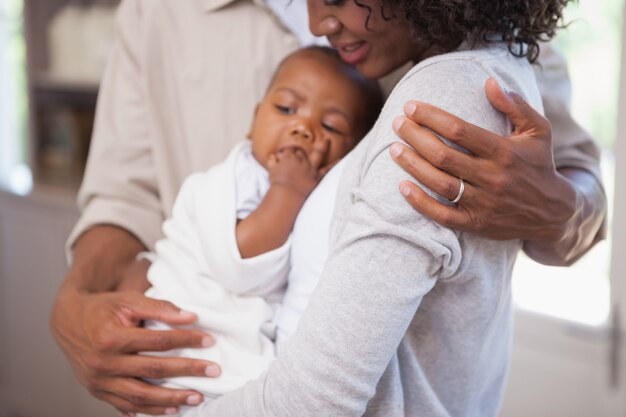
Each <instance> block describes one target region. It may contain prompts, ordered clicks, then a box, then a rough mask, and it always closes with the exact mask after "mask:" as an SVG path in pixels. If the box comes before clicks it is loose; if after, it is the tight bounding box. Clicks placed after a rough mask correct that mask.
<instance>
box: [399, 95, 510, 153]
mask: <svg viewBox="0 0 626 417" xmlns="http://www.w3.org/2000/svg"><path fill="white" fill-rule="evenodd" d="M404 113H405V115H406V116H407V117H408V118H410V119H411V120H413V121H415V122H416V123H417V124H419V125H421V126H424V127H427V128H428V129H430V130H432V131H433V132H435V133H437V134H439V135H441V136H443V137H444V138H446V139H448V140H449V141H451V142H453V143H455V144H457V145H459V146H461V147H462V148H465V149H467V150H468V151H470V152H471V153H472V154H474V155H477V156H480V157H489V156H490V155H494V154H495V153H496V152H497V150H498V148H499V147H500V146H501V145H502V140H503V139H504V138H503V137H502V136H500V135H497V134H495V133H493V132H490V131H488V130H485V129H483V128H481V127H478V126H476V125H473V124H471V123H468V122H466V121H464V120H462V119H460V118H458V117H456V116H454V115H452V114H450V113H448V112H446V111H444V110H441V109H440V108H438V107H435V106H432V105H430V104H426V103H422V102H419V101H414V100H411V101H408V102H407V103H406V104H405V105H404Z"/></svg>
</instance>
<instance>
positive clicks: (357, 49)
mask: <svg viewBox="0 0 626 417" xmlns="http://www.w3.org/2000/svg"><path fill="white" fill-rule="evenodd" d="M331 45H332V46H333V48H335V49H337V51H338V52H339V56H340V57H341V59H342V60H344V61H345V62H347V63H348V64H350V65H358V64H360V63H361V62H363V61H365V60H366V59H367V55H368V53H369V50H370V45H369V43H367V42H365V41H359V42H351V43H344V44H342V43H339V42H337V43H334V42H332V41H331Z"/></svg>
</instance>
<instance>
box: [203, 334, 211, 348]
mask: <svg viewBox="0 0 626 417" xmlns="http://www.w3.org/2000/svg"><path fill="white" fill-rule="evenodd" d="M210 346H213V338H212V337H210V336H205V337H203V338H202V347H210Z"/></svg>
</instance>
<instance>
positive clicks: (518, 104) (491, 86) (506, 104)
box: [485, 78, 551, 138]
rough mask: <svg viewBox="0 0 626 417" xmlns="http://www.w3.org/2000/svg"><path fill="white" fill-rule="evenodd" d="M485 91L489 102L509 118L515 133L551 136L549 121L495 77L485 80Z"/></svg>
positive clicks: (543, 136) (540, 136)
mask: <svg viewBox="0 0 626 417" xmlns="http://www.w3.org/2000/svg"><path fill="white" fill-rule="evenodd" d="M485 91H486V93H487V98H488V99H489V102H490V103H491V104H492V105H493V106H494V107H495V108H496V109H498V110H499V111H501V112H502V113H504V114H505V115H506V116H507V117H508V118H509V119H510V120H511V123H513V125H514V126H515V133H522V132H526V133H529V132H536V134H535V135H534V136H536V137H537V138H550V137H551V135H550V134H549V132H550V122H548V120H547V119H546V118H545V117H543V116H542V115H541V114H539V113H538V112H537V111H536V110H535V109H533V108H532V106H531V105H530V104H528V102H527V101H526V100H524V98H523V97H522V96H520V95H519V94H517V93H514V92H507V91H505V90H504V89H503V88H502V86H500V84H499V83H498V82H497V81H496V80H495V78H489V79H488V80H487V81H486V83H485ZM546 133H547V134H546Z"/></svg>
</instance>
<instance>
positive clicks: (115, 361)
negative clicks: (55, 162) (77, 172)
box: [50, 0, 219, 414]
mask: <svg viewBox="0 0 626 417" xmlns="http://www.w3.org/2000/svg"><path fill="white" fill-rule="evenodd" d="M148 4H149V3H148V2H145V3H140V2H138V1H133V0H127V1H124V2H122V3H121V5H120V8H119V11H118V15H117V28H116V29H117V30H116V39H115V42H114V44H113V49H112V52H111V55H110V58H109V61H108V64H107V68H106V70H105V73H104V78H103V81H102V84H101V87H100V94H99V97H98V109H97V115H96V123H95V127H94V135H93V139H92V144H91V147H90V155H89V162H88V167H87V170H86V174H85V178H84V181H83V185H82V187H81V192H80V196H79V203H80V206H81V212H82V215H81V218H80V220H79V222H78V224H77V226H76V227H75V229H74V232H73V233H72V236H71V237H70V239H69V243H68V245H69V246H70V247H71V248H72V249H73V256H72V257H73V261H72V266H71V269H70V272H69V274H68V276H67V277H66V279H65V281H64V283H63V285H62V286H61V288H60V290H59V294H58V297H57V299H56V302H55V304H54V307H53V311H52V314H51V317H50V327H51V329H52V332H53V334H54V336H55V338H56V340H57V342H58V343H59V346H60V347H61V349H62V350H63V352H64V353H65V355H66V357H67V358H68V360H69V362H70V363H71V364H72V366H73V368H74V371H75V373H76V376H77V377H78V379H79V381H80V382H81V383H82V384H83V385H84V386H85V387H86V388H87V389H88V390H89V391H90V392H91V393H92V394H93V395H94V396H96V397H98V398H100V399H102V400H104V401H106V402H109V403H110V404H112V405H114V406H115V407H116V408H118V409H119V410H121V411H125V412H144V413H154V414H164V413H165V412H166V411H168V410H169V411H172V410H173V409H175V408H176V407H177V406H179V405H181V404H187V403H189V402H197V401H198V400H199V399H200V396H199V395H198V394H197V393H194V392H190V391H188V390H187V391H175V390H169V389H165V388H160V387H155V386H152V385H149V384H147V383H144V382H142V381H141V380H140V379H138V378H141V377H150V378H161V377H171V376H177V375H206V374H207V373H209V371H210V370H214V369H216V370H218V371H219V368H216V367H215V365H212V366H214V367H215V368H211V367H209V365H211V364H208V363H207V362H205V361H190V360H182V359H174V358H156V357H147V356H142V355H138V354H137V353H139V352H142V351H162V350H167V349H169V348H171V347H183V346H187V347H195V346H201V345H206V344H209V343H211V340H210V338H209V337H208V336H207V335H204V334H201V333H199V332H191V331H183V330H179V331H177V332H165V333H163V332H153V331H148V330H144V329H141V328H140V325H141V322H142V321H143V320H145V319H150V318H159V317H160V320H164V321H166V322H169V323H173V324H183V323H189V322H192V321H193V320H194V318H195V317H194V316H193V315H189V314H187V313H181V312H180V311H179V309H177V308H176V307H174V306H172V305H171V304H168V303H164V302H160V301H155V300H150V299H148V298H146V297H144V296H143V294H141V293H139V292H137V291H142V290H144V289H145V288H146V285H147V282H146V277H145V275H146V270H147V263H146V262H145V261H143V262H141V261H137V260H136V255H137V253H139V252H140V251H143V250H145V249H146V247H147V246H150V245H151V244H153V243H154V241H156V239H157V238H158V237H159V236H160V229H161V223H162V221H163V213H162V206H161V203H160V197H159V194H158V187H157V184H156V178H155V172H154V171H155V167H154V162H153V159H152V151H151V149H152V142H151V137H150V131H149V129H148V125H147V122H146V118H147V114H146V113H147V110H146V104H147V103H146V99H145V92H144V91H143V88H144V85H145V84H144V83H142V76H143V75H142V68H141V59H140V57H141V44H140V41H141V39H142V33H141V28H142V23H143V22H142V18H143V13H145V10H142V7H146V6H147V5H148ZM104 225H116V226H104ZM125 290H133V291H135V292H128V291H125ZM212 374H213V375H215V373H212Z"/></svg>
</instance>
